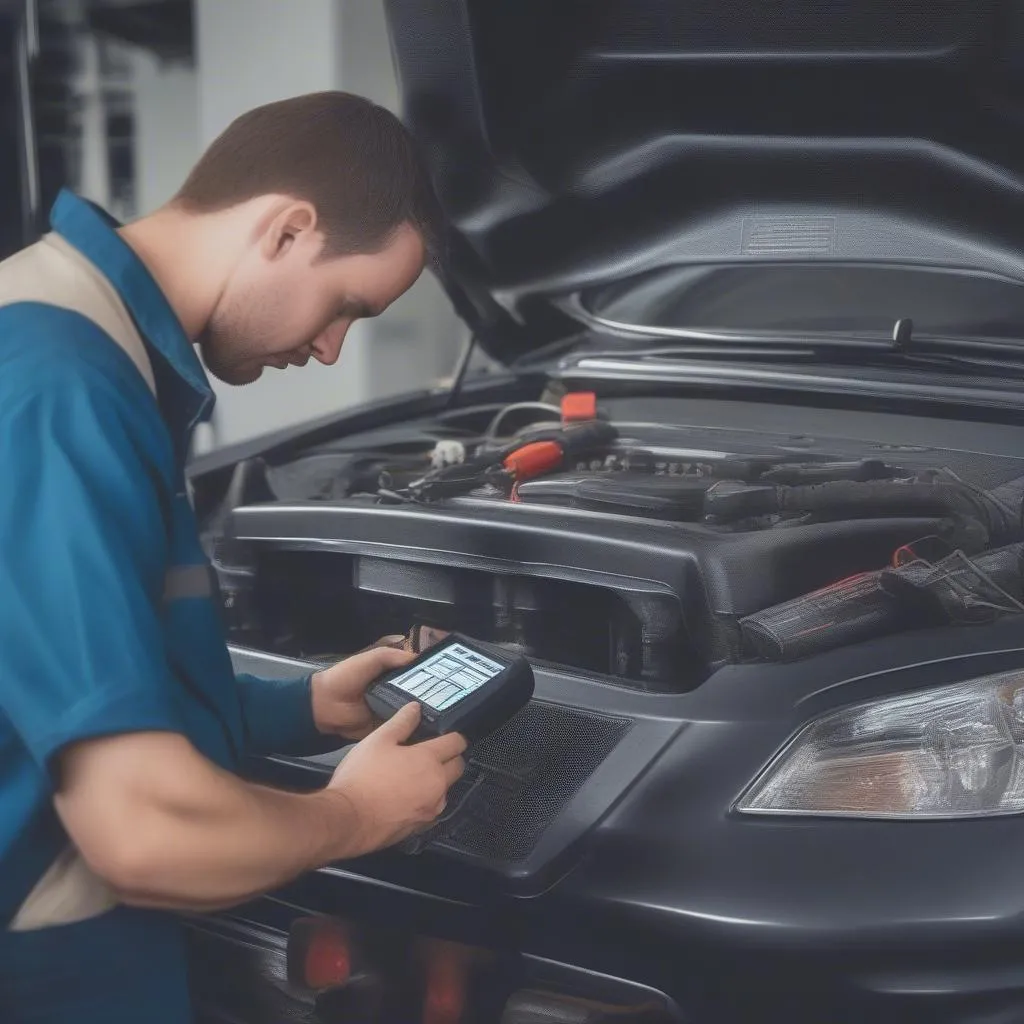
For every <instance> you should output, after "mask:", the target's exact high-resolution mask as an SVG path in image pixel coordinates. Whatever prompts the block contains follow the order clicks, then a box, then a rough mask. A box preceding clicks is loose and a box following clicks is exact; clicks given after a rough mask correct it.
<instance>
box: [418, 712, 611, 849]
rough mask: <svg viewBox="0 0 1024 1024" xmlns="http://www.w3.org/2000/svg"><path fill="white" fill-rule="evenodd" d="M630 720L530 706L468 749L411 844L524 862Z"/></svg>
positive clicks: (607, 753)
mask: <svg viewBox="0 0 1024 1024" xmlns="http://www.w3.org/2000/svg"><path fill="white" fill-rule="evenodd" d="M630 724H631V723H630V720H629V719H626V718H614V717H610V716H605V715H597V714H593V713H591V712H588V711H579V710H576V709H572V708H565V707H560V706H556V705H552V704H543V703H540V702H537V701H532V702H531V703H530V704H528V705H527V706H526V707H525V708H523V710H522V711H520V712H519V714H517V715H516V716H515V717H514V718H512V719H511V720H510V721H508V722H507V723H506V724H505V725H503V726H502V727H501V728H500V729H499V730H498V731H497V732H495V733H493V734H492V735H491V736H490V737H488V738H487V739H486V740H483V741H482V742H481V743H480V744H479V745H478V746H477V747H476V749H475V750H474V751H473V752H472V756H471V758H470V760H469V763H468V765H467V767H466V772H465V774H464V775H463V777H462V779H460V780H459V782H457V783H456V784H455V786H453V787H452V790H451V793H450V795H449V800H448V808H449V809H448V811H447V812H446V814H445V816H444V818H443V819H442V821H441V822H440V823H439V824H437V825H435V826H434V827H433V828H432V829H431V830H430V831H429V832H426V833H424V835H423V836H421V837H420V839H419V841H418V842H417V844H416V848H417V849H422V848H423V847H424V846H427V845H433V846H443V847H446V848H448V849H451V850H457V851H459V852H460V853H463V854H468V855H470V856H472V857H474V858H477V859H480V860H486V861H492V862H495V861H496V862H501V863H515V862H517V861H521V860H524V859H525V858H526V857H528V856H529V854H530V852H531V851H532V850H533V848H534V847H535V846H536V845H537V843H538V841H539V840H540V838H541V836H542V835H543V834H544V831H545V830H546V829H547V828H548V826H549V825H550V824H551V823H552V822H553V821H554V820H555V818H556V817H557V816H558V814H559V812H560V811H561V810H562V808H563V807H565V805H566V804H567V803H568V802H569V801H570V800H571V799H572V798H573V796H575V795H576V793H577V792H578V791H579V790H580V788H581V787H582V786H583V784H584V783H585V782H586V781H587V779H588V778H589V777H590V776H591V775H592V774H593V773H594V772H595V771H596V770H597V768H598V766H599V765H600V764H601V762H602V761H603V760H604V759H605V758H606V757H607V756H608V755H609V754H610V753H611V751H612V750H613V749H614V747H615V745H616V744H617V743H618V742H619V741H620V740H621V739H622V737H623V736H625V734H626V732H627V731H628V730H629V727H630Z"/></svg>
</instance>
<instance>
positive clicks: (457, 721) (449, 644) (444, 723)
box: [366, 633, 533, 743]
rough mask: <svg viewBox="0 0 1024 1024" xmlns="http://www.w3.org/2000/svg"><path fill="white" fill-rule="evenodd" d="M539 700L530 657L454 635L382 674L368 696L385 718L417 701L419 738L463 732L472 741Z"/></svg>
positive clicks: (374, 710)
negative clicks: (414, 658)
mask: <svg viewBox="0 0 1024 1024" xmlns="http://www.w3.org/2000/svg"><path fill="white" fill-rule="evenodd" d="M532 696H533V669H532V668H531V667H530V663H529V662H528V661H527V660H526V658H524V657H522V656H521V655H518V654H512V653H509V652H508V651H504V650H502V649H501V648H500V647H493V646H492V645H490V644H485V643H481V642H480V641H478V640H470V639H469V638H468V637H464V636H461V635H460V634H458V633H449V634H448V636H446V637H445V638H444V639H443V640H441V641H440V642H438V643H436V644H434V645H433V646H432V647H430V648H428V649H427V650H426V651H424V652H423V653H422V654H421V655H420V656H419V657H418V658H416V660H415V661H413V662H411V663H410V664H408V665H406V666H404V667H403V668H400V669H396V670H394V671H391V672H388V673H386V674H385V675H383V676H381V678H380V679H378V680H377V681H376V682H375V683H374V684H373V685H372V686H371V687H370V688H369V690H367V692H366V703H367V704H369V705H370V709H371V710H372V711H373V712H374V714H376V715H377V716H378V717H379V718H385V719H386V718H390V717H391V716H392V715H394V714H395V713H396V712H397V711H398V710H399V709H401V708H402V707H404V706H405V705H406V704H409V703H410V702H412V701H416V702H417V703H418V704H419V705H420V714H421V719H420V725H419V727H418V728H417V730H416V732H415V734H414V735H413V739H414V740H423V739H429V738H431V737H433V736H441V735H443V734H444V733H449V732H457V733H460V734H461V735H462V736H464V737H465V738H466V741H467V742H468V743H475V742H476V741H478V740H481V739H483V738H484V737H485V736H488V735H490V734H491V733H492V732H494V730H495V729H497V728H498V727H499V726H500V725H503V724H504V723H505V722H507V721H508V720H509V719H510V718H511V717H512V716H513V715H514V714H515V713H516V712H517V711H518V710H519V709H520V708H522V707H523V706H524V705H525V704H526V703H527V702H528V701H529V699H530V697H532Z"/></svg>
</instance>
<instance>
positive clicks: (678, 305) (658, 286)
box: [578, 264, 1024, 343]
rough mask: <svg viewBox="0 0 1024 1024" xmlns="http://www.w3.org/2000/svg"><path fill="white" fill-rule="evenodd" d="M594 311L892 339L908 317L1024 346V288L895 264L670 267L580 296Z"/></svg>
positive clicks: (955, 333)
mask: <svg viewBox="0 0 1024 1024" xmlns="http://www.w3.org/2000/svg"><path fill="white" fill-rule="evenodd" d="M578 308H579V309H580V311H581V312H584V313H585V314H586V315H587V317H588V318H594V319H596V320H598V321H601V322H604V323H606V324H609V325H611V324H614V325H619V326H624V327H631V328H634V329H636V328H640V329H650V331H651V333H655V334H661V335H665V336H672V335H673V334H674V333H675V332H676V331H677V330H678V331H679V333H680V336H685V334H686V332H701V331H706V332H709V333H714V332H718V333H730V332H734V333H736V334H743V335H765V336H770V335H772V334H776V333H782V334H795V335H821V334H855V335H859V336H862V337H864V336H867V337H870V336H875V335H878V336H884V337H889V336H891V334H892V331H893V325H894V324H895V323H896V322H897V321H898V320H901V319H907V318H909V319H910V320H912V321H913V323H914V333H915V335H917V336H921V335H932V336H941V337H949V338H992V339H1001V340H1007V341H1021V342H1022V343H1024V287H1022V286H1021V285H1019V284H1017V283H1014V282H1011V281H1007V280H1004V279H1001V278H997V277H993V276H989V275H982V274H971V273H962V272H957V271H950V270H931V269H927V268H917V267H893V266H850V265H845V266H843V265H835V264H833V265H825V266H808V265H794V264H788V265H785V266H714V267H704V266H698V267H670V268H666V269H663V270H658V271H653V272H650V273H647V274H644V275H642V276H639V277H635V278H631V279H628V280H625V281H622V282H617V283H615V284H614V285H608V286H605V287H603V288H598V289H593V290H590V291H587V292H584V293H583V294H581V295H580V296H578Z"/></svg>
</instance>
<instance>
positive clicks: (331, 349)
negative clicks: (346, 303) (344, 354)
mask: <svg viewBox="0 0 1024 1024" xmlns="http://www.w3.org/2000/svg"><path fill="white" fill-rule="evenodd" d="M348 329H349V324H347V323H342V324H332V325H331V326H330V327H328V328H327V330H326V331H324V332H323V334H321V335H320V337H319V338H317V339H316V341H314V342H313V355H314V357H315V358H316V359H317V361H318V362H321V363H323V364H324V366H333V365H334V364H335V363H336V362H337V361H338V356H340V355H341V346H342V345H343V344H344V342H345V335H346V334H347V333H348Z"/></svg>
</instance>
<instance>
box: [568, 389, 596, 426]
mask: <svg viewBox="0 0 1024 1024" xmlns="http://www.w3.org/2000/svg"><path fill="white" fill-rule="evenodd" d="M596 419H597V395H595V394H594V392H593V391H570V392H569V394H567V395H563V396H562V422H563V423H578V422H579V421H580V420H596Z"/></svg>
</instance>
